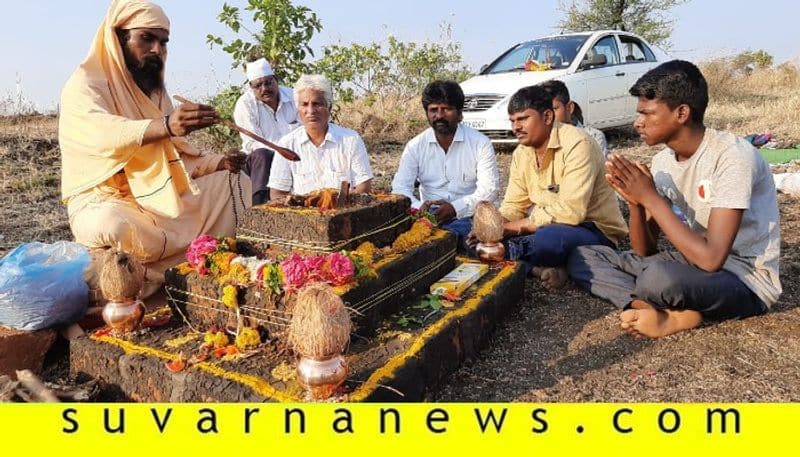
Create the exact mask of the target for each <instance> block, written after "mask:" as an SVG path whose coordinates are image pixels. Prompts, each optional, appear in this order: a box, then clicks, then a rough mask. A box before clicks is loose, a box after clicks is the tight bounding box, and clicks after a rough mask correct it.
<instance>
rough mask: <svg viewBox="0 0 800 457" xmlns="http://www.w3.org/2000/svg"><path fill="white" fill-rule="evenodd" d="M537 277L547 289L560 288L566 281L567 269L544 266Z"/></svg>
mask: <svg viewBox="0 0 800 457" xmlns="http://www.w3.org/2000/svg"><path fill="white" fill-rule="evenodd" d="M539 279H540V280H541V281H542V286H544V288H545V289H547V290H550V291H552V290H556V289H560V288H562V287H563V286H564V284H566V283H567V270H566V269H565V268H544V269H542V271H541V273H540V275H539Z"/></svg>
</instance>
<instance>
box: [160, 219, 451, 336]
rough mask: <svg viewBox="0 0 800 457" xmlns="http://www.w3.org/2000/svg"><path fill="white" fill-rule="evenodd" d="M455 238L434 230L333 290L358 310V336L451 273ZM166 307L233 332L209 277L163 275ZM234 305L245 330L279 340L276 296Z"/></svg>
mask: <svg viewBox="0 0 800 457" xmlns="http://www.w3.org/2000/svg"><path fill="white" fill-rule="evenodd" d="M455 255H456V237H455V236H454V235H453V234H452V233H450V232H447V231H445V230H437V231H436V232H434V234H433V235H432V236H431V237H430V238H429V240H428V241H427V242H426V243H425V244H423V245H421V246H419V247H417V248H415V249H413V250H411V251H409V252H406V253H404V254H402V255H391V256H389V257H386V258H384V259H382V260H380V261H378V262H377V263H376V265H375V273H376V274H377V276H376V277H375V278H368V279H364V280H362V281H361V282H359V283H358V284H357V285H355V286H353V287H350V288H337V292H339V293H341V296H342V300H343V301H344V302H345V303H346V304H347V306H349V307H350V308H352V309H354V310H355V311H357V313H356V314H354V316H353V322H354V324H355V326H356V328H357V331H358V332H360V333H364V334H371V333H372V332H373V331H374V329H375V328H376V326H377V325H378V324H379V322H380V320H381V319H383V317H385V316H387V315H389V314H392V313H394V312H396V311H397V310H398V307H399V306H400V304H402V303H404V302H407V301H409V300H411V299H413V298H416V297H419V296H420V295H424V294H427V293H428V290H429V288H430V286H431V284H433V283H434V282H436V281H437V280H438V279H439V278H441V277H442V276H444V275H445V274H447V273H448V272H449V271H450V270H452V269H453V268H455ZM166 291H167V296H168V304H169V306H170V307H171V308H172V309H173V311H174V314H175V316H178V317H181V316H182V317H183V319H185V320H186V321H187V322H188V323H190V324H191V325H193V326H195V327H196V328H198V329H201V330H207V329H209V328H211V326H213V325H217V326H220V327H224V326H228V327H236V313H235V312H233V311H231V310H230V309H228V308H227V307H225V305H224V304H222V303H221V302H220V300H219V297H220V296H221V286H220V285H219V284H218V283H217V282H216V281H215V280H214V279H213V278H211V277H210V276H206V277H201V276H199V275H198V274H197V273H194V272H191V273H189V274H187V275H182V274H180V273H179V272H178V270H177V269H170V270H168V271H167V273H166ZM238 301H239V304H240V307H241V310H242V314H243V315H244V317H245V324H246V325H248V326H262V327H265V328H266V329H267V330H269V331H270V333H271V334H273V335H275V336H279V335H280V334H281V333H282V330H283V329H285V327H286V322H287V319H288V318H289V317H290V316H289V314H288V313H287V312H286V308H287V303H286V297H285V296H276V295H274V294H272V293H271V292H270V291H267V290H264V289H262V288H260V287H256V286H253V287H248V288H246V289H244V290H242V291H240V293H239V297H238Z"/></svg>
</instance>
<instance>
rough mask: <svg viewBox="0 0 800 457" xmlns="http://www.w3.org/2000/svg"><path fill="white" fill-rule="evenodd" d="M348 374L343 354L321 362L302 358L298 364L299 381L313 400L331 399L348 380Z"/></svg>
mask: <svg viewBox="0 0 800 457" xmlns="http://www.w3.org/2000/svg"><path fill="white" fill-rule="evenodd" d="M347 373H348V367H347V361H346V360H345V358H344V356H343V355H341V354H337V355H333V356H331V357H328V358H324V359H321V360H317V359H313V358H311V357H305V356H302V357H300V361H299V362H298V363H297V379H298V381H300V383H301V384H303V386H304V387H305V388H306V391H307V392H308V394H309V396H310V397H311V399H313V400H325V399H326V398H330V397H331V396H332V395H333V394H334V392H336V389H338V388H339V386H340V385H342V383H343V382H344V381H345V379H347Z"/></svg>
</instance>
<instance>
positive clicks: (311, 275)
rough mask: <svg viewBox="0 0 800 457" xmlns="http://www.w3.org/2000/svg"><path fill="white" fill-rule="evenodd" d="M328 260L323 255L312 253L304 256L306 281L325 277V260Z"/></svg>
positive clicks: (321, 279) (320, 279)
mask: <svg viewBox="0 0 800 457" xmlns="http://www.w3.org/2000/svg"><path fill="white" fill-rule="evenodd" d="M326 260H328V259H327V258H326V257H325V256H324V255H313V256H309V257H306V258H305V264H306V272H307V273H308V278H307V282H313V281H323V280H324V279H325V272H324V271H323V270H324V268H325V261H326Z"/></svg>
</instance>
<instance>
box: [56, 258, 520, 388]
mask: <svg viewBox="0 0 800 457" xmlns="http://www.w3.org/2000/svg"><path fill="white" fill-rule="evenodd" d="M460 261H467V260H466V259H460ZM523 287H524V271H523V268H522V267H521V265H518V264H516V263H510V262H509V263H504V264H500V265H498V266H496V267H495V268H493V269H492V270H491V271H490V272H489V273H488V274H487V275H486V276H484V277H483V278H482V279H481V280H480V281H479V282H478V283H477V284H475V285H473V286H472V287H470V288H469V289H468V290H467V291H466V292H465V293H464V295H463V297H462V299H461V300H459V301H457V302H454V303H448V302H445V303H444V307H442V308H441V309H439V310H438V311H437V310H436V309H435V308H434V307H432V306H431V304H430V303H426V302H419V303H417V304H414V303H413V302H412V303H407V304H406V305H407V306H405V307H402V308H401V311H399V312H398V313H397V314H394V315H392V316H389V317H387V318H385V319H383V320H382V321H381V325H380V326H379V327H378V328H377V330H376V332H375V335H374V336H371V337H364V336H360V335H356V336H354V337H353V338H352V340H351V341H352V342H351V346H350V348H349V350H348V352H347V361H348V364H349V366H350V375H349V377H348V380H347V381H346V383H345V385H344V386H343V387H342V388H341V391H340V392H339V394H340V395H339V397H338V399H340V400H346V401H419V400H422V399H424V398H425V397H426V395H429V394H430V393H431V392H433V391H435V389H436V388H437V387H438V386H439V385H440V384H441V382H442V381H443V380H444V379H445V378H446V377H447V376H448V375H449V374H451V373H452V372H453V371H455V370H456V369H457V368H458V367H459V366H460V365H461V363H463V362H464V360H467V359H471V358H474V357H475V356H476V355H477V352H478V350H479V349H480V348H481V347H482V346H483V345H484V344H485V343H486V342H487V340H488V337H489V335H490V333H491V331H492V330H493V329H494V327H495V325H496V324H497V322H498V321H499V320H500V319H502V318H503V317H505V316H506V315H507V314H508V312H509V310H510V308H512V307H513V306H515V305H516V304H517V303H518V302H519V300H520V299H521V298H522V295H523ZM409 305H410V306H409ZM188 332H189V329H188V328H187V327H186V326H180V325H177V324H173V326H171V327H166V328H159V329H149V330H148V331H145V332H142V333H140V334H138V335H133V336H131V337H129V339H127V340H123V339H119V338H114V337H111V336H91V337H82V338H79V339H76V340H73V341H72V342H71V343H70V344H71V346H70V370H71V372H72V374H74V375H78V374H83V375H89V376H91V377H94V378H99V379H101V380H102V381H103V384H104V386H105V389H106V392H107V393H112V394H114V395H115V397H116V398H120V399H126V400H133V401H147V402H163V401H173V402H263V401H279V402H299V401H304V400H305V395H304V392H303V389H302V387H301V386H300V385H299V384H298V382H297V381H296V379H295V378H294V366H295V359H294V356H292V355H291V354H290V353H289V352H288V351H286V350H285V349H284V348H282V347H281V345H280V344H278V343H277V342H273V345H272V346H270V345H269V343H268V344H267V347H266V348H265V349H264V350H262V351H259V352H258V353H256V354H255V355H252V356H250V357H247V358H239V359H235V360H230V361H220V360H213V361H212V360H210V359H209V360H206V361H204V362H200V363H196V364H194V365H192V366H190V367H188V368H186V369H185V370H183V371H181V372H179V373H172V372H170V371H168V370H167V369H166V367H165V362H168V361H171V360H176V359H178V357H179V355H178V354H179V353H180V352H183V353H184V354H191V353H193V351H196V350H197V347H198V346H199V344H200V343H201V342H202V336H200V335H196V336H195V338H194V339H192V340H191V341H188V342H185V343H184V344H182V345H180V346H178V347H176V345H175V343H176V341H181V342H182V341H183V340H186V339H187V338H185V337H186V335H187V333H188ZM177 338H180V340H177ZM190 339H191V336H190ZM168 341H170V342H171V344H170V345H167V344H166V343H167V342H168Z"/></svg>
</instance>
